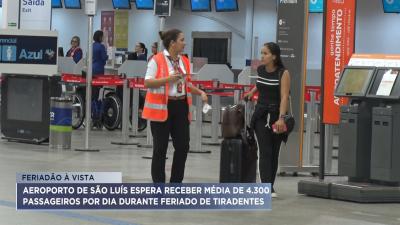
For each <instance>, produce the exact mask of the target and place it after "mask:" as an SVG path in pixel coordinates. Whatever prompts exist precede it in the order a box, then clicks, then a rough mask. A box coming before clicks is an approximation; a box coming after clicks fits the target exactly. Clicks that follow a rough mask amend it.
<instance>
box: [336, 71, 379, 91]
mask: <svg viewBox="0 0 400 225" xmlns="http://www.w3.org/2000/svg"><path fill="white" fill-rule="evenodd" d="M374 73H375V67H346V68H345V69H344V70H343V72H342V74H341V77H340V81H339V84H338V86H337V88H336V92H335V95H336V96H342V97H343V96H349V97H350V96H356V97H364V96H365V95H366V94H367V90H368V87H369V84H370V82H371V79H372V77H373V75H374Z"/></svg>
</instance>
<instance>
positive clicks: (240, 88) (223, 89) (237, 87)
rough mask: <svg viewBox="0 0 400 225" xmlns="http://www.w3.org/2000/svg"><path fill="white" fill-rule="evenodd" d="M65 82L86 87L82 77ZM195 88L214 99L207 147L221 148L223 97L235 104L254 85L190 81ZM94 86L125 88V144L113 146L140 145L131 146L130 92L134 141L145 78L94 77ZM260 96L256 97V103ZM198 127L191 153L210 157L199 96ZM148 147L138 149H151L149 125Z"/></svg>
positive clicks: (65, 77) (71, 76)
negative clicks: (220, 131)
mask: <svg viewBox="0 0 400 225" xmlns="http://www.w3.org/2000/svg"><path fill="white" fill-rule="evenodd" d="M61 80H62V82H64V83H69V84H73V85H85V82H86V79H85V77H83V76H81V75H79V74H62V79H61ZM191 83H192V85H195V86H197V87H198V88H200V89H202V90H203V91H205V92H206V93H207V95H209V96H211V98H212V110H213V111H212V120H211V141H210V142H208V143H205V144H208V145H219V144H220V142H219V140H218V139H219V137H218V134H219V132H218V131H219V122H220V121H221V118H220V116H221V113H220V110H221V101H220V99H221V97H234V98H235V103H238V102H239V100H240V99H241V98H242V97H243V95H244V94H246V93H247V92H248V91H250V90H251V88H253V87H254V85H241V84H227V83H220V82H219V81H218V80H209V81H198V80H194V81H191ZM92 86H123V87H124V88H123V91H124V92H123V109H122V111H123V113H122V116H123V121H122V141H121V142H118V143H117V142H112V143H114V144H137V143H133V142H129V141H128V140H129V135H128V121H129V108H128V107H129V97H130V96H129V89H133V99H132V121H131V122H132V132H133V134H132V135H131V137H138V120H137V118H138V116H139V98H140V90H145V86H144V78H141V77H134V78H128V79H126V78H124V77H122V76H118V75H98V76H94V77H93V81H92ZM254 99H257V96H253V99H252V100H254ZM196 100H197V101H196V103H197V105H196V123H195V132H196V134H195V144H194V146H195V150H194V151H191V152H192V153H210V151H202V122H203V121H202V114H203V112H202V111H203V110H202V108H203V107H202V104H201V102H202V101H201V98H200V96H197V99H196ZM147 123H148V124H147V128H148V129H147V132H146V137H147V139H146V144H138V146H139V147H149V148H151V147H152V144H153V138H152V134H151V129H150V124H149V121H147Z"/></svg>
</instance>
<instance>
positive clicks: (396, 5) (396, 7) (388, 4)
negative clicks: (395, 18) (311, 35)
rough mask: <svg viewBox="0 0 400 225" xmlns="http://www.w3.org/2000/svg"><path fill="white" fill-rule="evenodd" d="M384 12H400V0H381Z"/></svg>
mask: <svg viewBox="0 0 400 225" xmlns="http://www.w3.org/2000/svg"><path fill="white" fill-rule="evenodd" d="M382 3H383V11H384V12H385V13H400V0H382Z"/></svg>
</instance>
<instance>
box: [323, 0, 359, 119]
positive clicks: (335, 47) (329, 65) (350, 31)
mask: <svg viewBox="0 0 400 225" xmlns="http://www.w3.org/2000/svg"><path fill="white" fill-rule="evenodd" d="M326 4H327V5H326V15H325V18H326V19H325V24H326V25H325V37H324V38H325V40H324V43H325V54H324V62H323V64H324V67H323V68H324V71H323V74H324V79H323V80H324V108H323V122H324V123H326V124H339V119H340V118H339V117H340V106H341V105H343V104H346V103H347V99H346V98H339V97H336V96H334V92H335V89H336V86H337V84H338V82H339V79H340V73H341V71H342V70H343V68H344V67H345V66H346V65H347V64H348V62H349V60H350V57H351V55H352V54H353V52H354V29H355V15H356V1H355V0H346V1H338V0H327V1H326Z"/></svg>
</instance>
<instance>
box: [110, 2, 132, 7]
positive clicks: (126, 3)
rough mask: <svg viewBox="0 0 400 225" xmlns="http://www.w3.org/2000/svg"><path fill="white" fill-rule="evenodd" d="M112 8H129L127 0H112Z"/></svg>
mask: <svg viewBox="0 0 400 225" xmlns="http://www.w3.org/2000/svg"><path fill="white" fill-rule="evenodd" d="M112 3H113V7H114V9H131V3H130V2H129V0H112Z"/></svg>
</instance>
